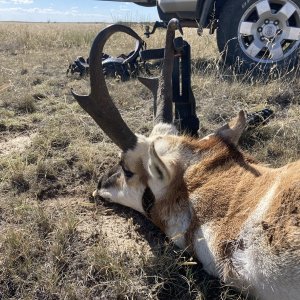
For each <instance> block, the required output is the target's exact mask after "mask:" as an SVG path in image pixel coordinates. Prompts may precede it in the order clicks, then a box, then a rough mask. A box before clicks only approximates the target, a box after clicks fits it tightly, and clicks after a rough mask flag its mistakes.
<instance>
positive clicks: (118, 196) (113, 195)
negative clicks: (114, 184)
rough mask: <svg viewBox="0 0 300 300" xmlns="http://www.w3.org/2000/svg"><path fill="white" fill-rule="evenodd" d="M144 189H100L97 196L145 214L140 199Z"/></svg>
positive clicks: (141, 187)
mask: <svg viewBox="0 0 300 300" xmlns="http://www.w3.org/2000/svg"><path fill="white" fill-rule="evenodd" d="M144 190H145V187H144V186H140V187H139V188H138V189H130V188H127V187H125V188H123V189H122V190H120V189H116V188H110V189H109V190H107V189H101V190H98V191H99V195H100V196H101V197H103V198H104V199H107V200H108V201H109V200H111V201H113V202H114V203H118V204H121V205H124V206H128V207H130V208H133V209H135V210H137V211H139V212H141V213H145V212H144V209H143V204H142V197H143V193H144Z"/></svg>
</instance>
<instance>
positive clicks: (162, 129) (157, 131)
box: [150, 123, 178, 137]
mask: <svg viewBox="0 0 300 300" xmlns="http://www.w3.org/2000/svg"><path fill="white" fill-rule="evenodd" d="M177 134H178V130H177V129H176V127H175V126H174V125H173V124H167V123H158V124H156V125H155V126H154V127H153V129H152V132H151V134H150V137H152V136H164V135H177Z"/></svg>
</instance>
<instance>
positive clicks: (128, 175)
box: [123, 170, 134, 178]
mask: <svg viewBox="0 0 300 300" xmlns="http://www.w3.org/2000/svg"><path fill="white" fill-rule="evenodd" d="M123 171H124V175H125V176H126V177H127V178H131V177H132V176H133V175H134V173H132V172H131V171H128V170H123Z"/></svg>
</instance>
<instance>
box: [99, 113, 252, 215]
mask: <svg viewBox="0 0 300 300" xmlns="http://www.w3.org/2000/svg"><path fill="white" fill-rule="evenodd" d="M245 123H246V118H245V113H244V112H243V111H241V112H240V113H239V116H238V117H237V118H236V119H234V120H233V121H232V122H230V123H229V124H226V125H224V126H222V127H221V128H220V129H218V130H217V131H216V132H215V133H213V134H210V135H208V136H207V137H205V138H203V139H202V140H197V148H198V154H197V155H196V157H198V155H199V152H201V150H202V151H203V152H208V151H210V150H209V149H207V144H208V143H207V141H208V140H212V139H215V140H216V141H218V140H219V139H220V138H221V139H222V140H224V141H226V142H227V143H230V144H237V142H238V140H239V137H240V136H241V134H242V132H243V129H244V127H245ZM190 140H191V139H190V138H188V137H185V136H178V133H177V130H176V128H175V127H174V126H173V125H171V124H163V123H159V124H157V125H155V127H154V128H153V130H152V133H151V134H150V136H149V137H145V136H140V135H138V136H137V143H136V146H135V148H134V149H130V150H127V151H123V152H121V154H120V160H119V162H118V164H117V165H116V166H114V167H113V168H112V169H110V170H109V171H108V172H106V173H105V174H104V175H103V176H102V178H101V179H100V181H99V183H98V187H97V190H96V191H94V194H93V195H94V197H96V196H98V197H100V198H102V199H105V200H108V201H111V202H115V203H119V204H122V205H125V206H128V207H131V208H133V209H135V210H137V211H139V212H141V213H143V214H145V215H147V216H150V214H149V212H150V210H151V208H152V206H153V205H154V204H155V202H160V201H163V200H164V198H165V194H166V192H167V191H168V189H169V188H170V184H171V183H172V182H174V181H175V179H176V182H177V183H178V180H180V181H182V182H183V181H184V172H183V171H184V169H186V168H187V167H188V165H186V158H184V157H182V155H184V153H187V152H188V151H189V150H188V149H185V144H186V143H187V144H189V143H190ZM212 145H213V143H212ZM187 147H188V146H187ZM178 176H180V178H178ZM172 188H173V189H176V187H173V186H172ZM178 188H182V185H179V187H178ZM180 192H182V191H180Z"/></svg>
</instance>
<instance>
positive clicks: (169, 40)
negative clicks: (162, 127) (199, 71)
mask: <svg viewBox="0 0 300 300" xmlns="http://www.w3.org/2000/svg"><path fill="white" fill-rule="evenodd" d="M176 29H179V30H180V32H181V33H182V29H181V26H180V23H179V21H178V20H177V19H175V18H174V19H171V20H170V21H169V23H168V27H167V34H166V45H165V52H164V60H163V67H162V71H161V75H160V79H159V85H158V91H157V113H156V116H155V119H154V123H155V124H157V123H159V122H163V123H172V121H173V111H172V107H173V88H172V72H173V65H174V52H175V49H174V45H173V41H174V38H175V30H176Z"/></svg>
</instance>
